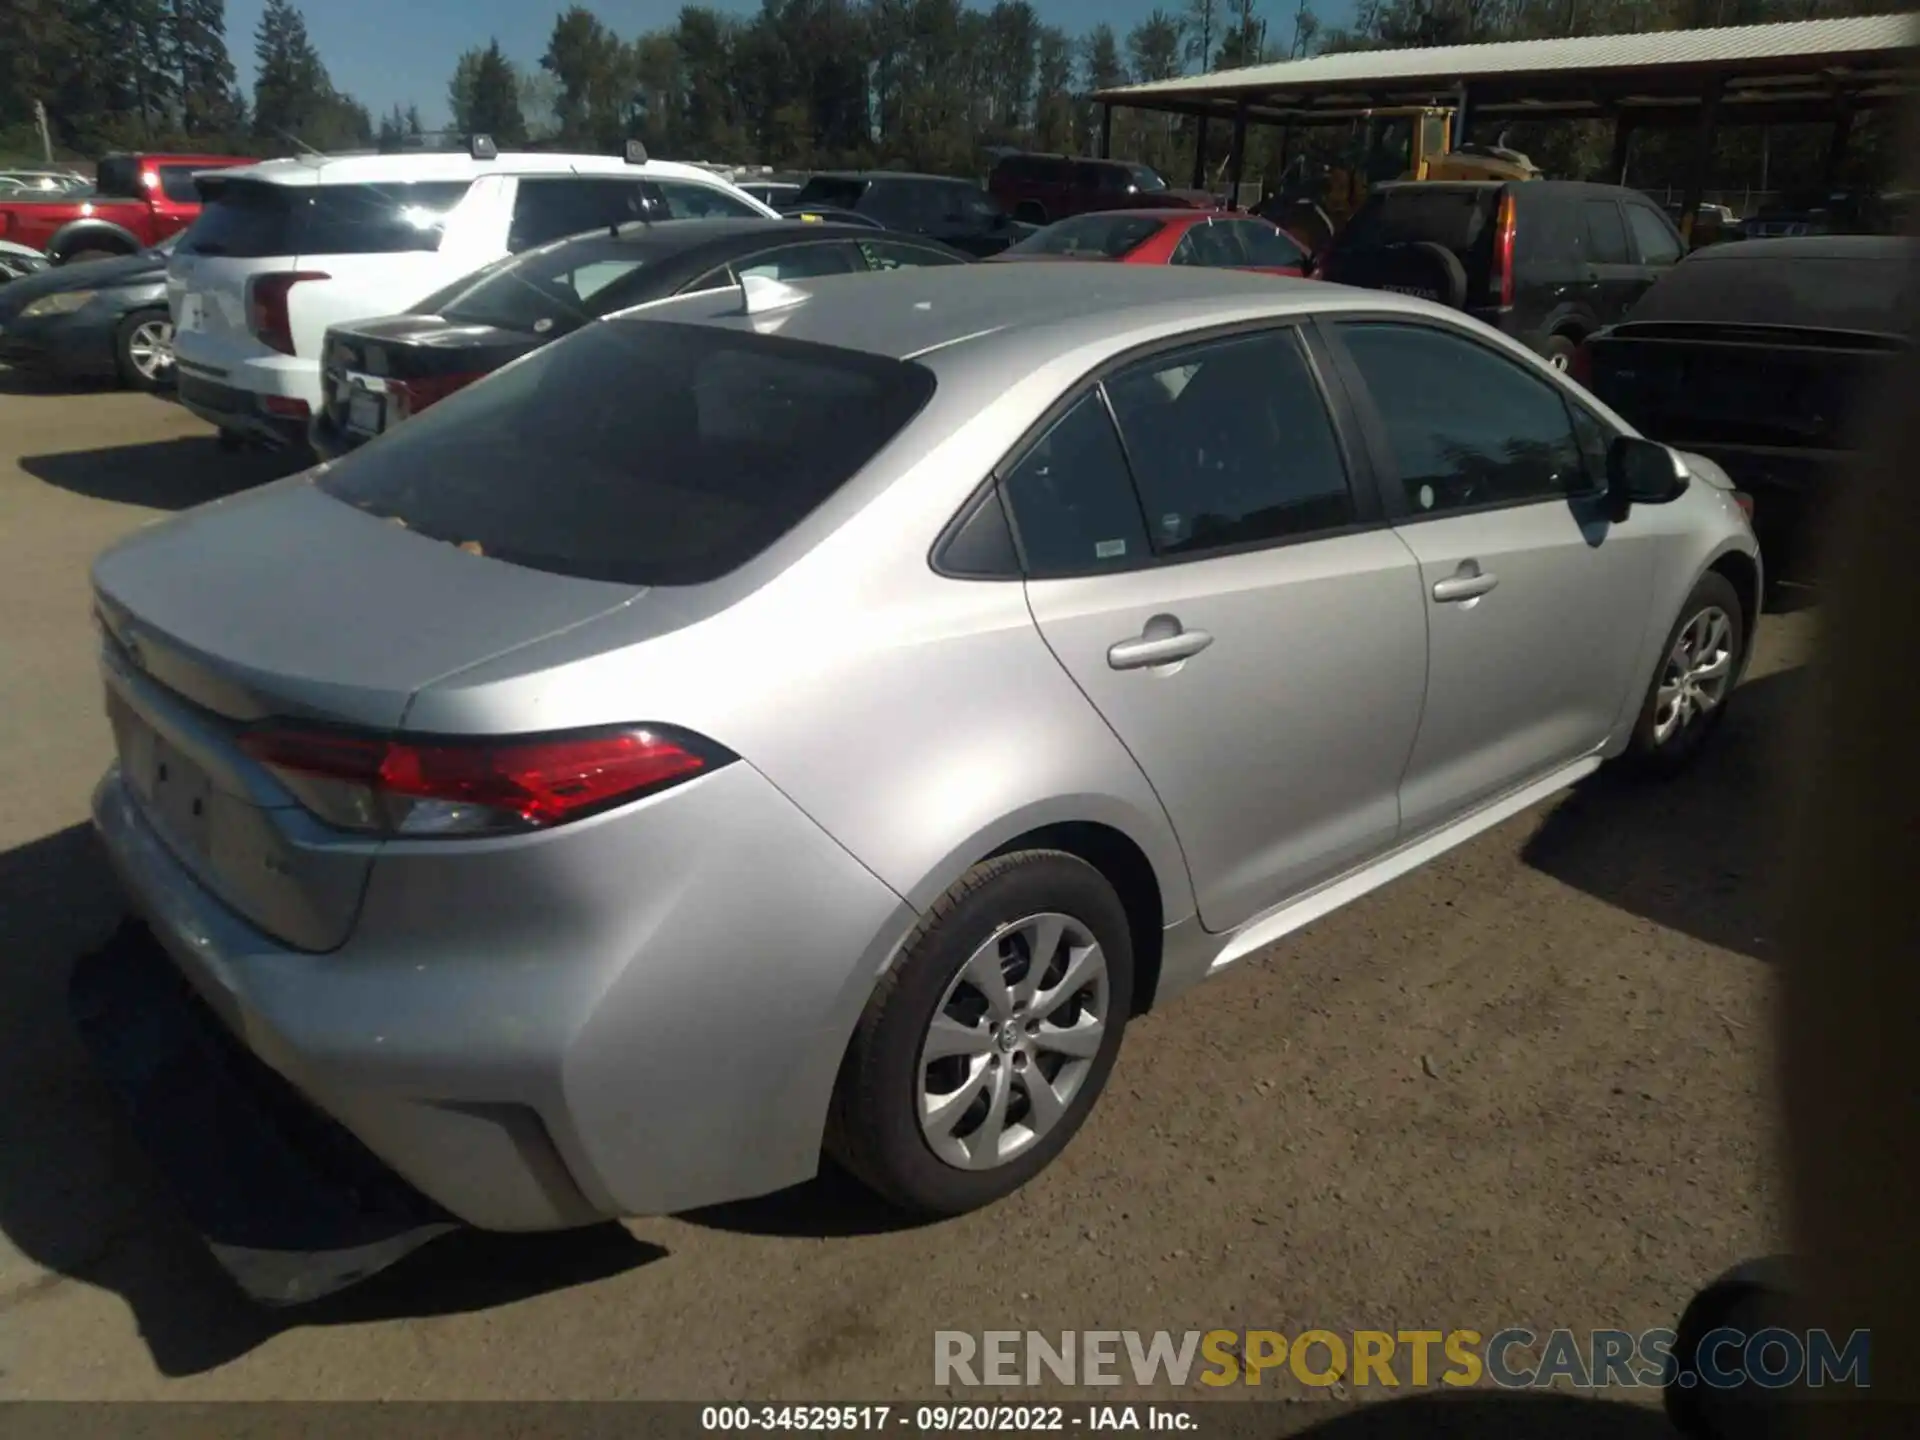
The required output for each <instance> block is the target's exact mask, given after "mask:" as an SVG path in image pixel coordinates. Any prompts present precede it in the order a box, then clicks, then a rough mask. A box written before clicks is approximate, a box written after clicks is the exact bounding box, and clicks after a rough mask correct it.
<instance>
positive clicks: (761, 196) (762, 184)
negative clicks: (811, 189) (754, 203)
mask: <svg viewBox="0 0 1920 1440" xmlns="http://www.w3.org/2000/svg"><path fill="white" fill-rule="evenodd" d="M804 183H805V182H803V181H800V180H742V181H740V182H739V185H740V189H741V191H742V193H744V194H747V195H751V196H752V197H753V198H754V199H756V200H758V201H759V202H760V203H761V204H762V205H771V206H772V207H773V208H774V209H776V210H783V209H785V208H786V207H787V206H789V205H791V204H792V203H793V202H794V201H795V200H797V199H799V197H800V187H801V185H802V184H804Z"/></svg>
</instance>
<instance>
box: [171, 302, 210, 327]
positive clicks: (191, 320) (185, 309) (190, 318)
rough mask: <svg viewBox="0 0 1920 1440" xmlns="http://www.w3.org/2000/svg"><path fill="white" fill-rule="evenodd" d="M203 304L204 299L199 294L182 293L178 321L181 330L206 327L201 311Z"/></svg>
mask: <svg viewBox="0 0 1920 1440" xmlns="http://www.w3.org/2000/svg"><path fill="white" fill-rule="evenodd" d="M202 304H203V302H202V299H201V297H200V296H198V295H192V294H188V295H182V296H181V297H180V317H179V320H178V321H177V322H176V328H177V329H181V330H202V329H205V328H206V322H205V319H204V317H203V315H202V313H201V310H202Z"/></svg>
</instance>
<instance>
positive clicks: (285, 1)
mask: <svg viewBox="0 0 1920 1440" xmlns="http://www.w3.org/2000/svg"><path fill="white" fill-rule="evenodd" d="M253 57H254V64H255V66H256V72H255V74H256V78H255V80H254V86H253V133H254V134H255V135H256V136H257V137H258V138H259V139H261V140H262V141H265V142H267V143H268V144H269V145H278V146H279V147H281V148H285V147H286V146H287V145H289V144H294V142H295V141H304V142H305V143H306V144H308V145H316V146H317V145H318V137H316V136H315V135H313V134H310V133H309V132H310V131H313V130H315V129H316V128H330V127H329V126H328V124H327V122H329V121H331V120H334V119H337V118H338V116H337V113H336V112H335V96H334V93H333V83H332V81H330V80H329V79H328V78H327V68H326V66H324V65H322V64H321V63H320V54H319V52H318V51H317V50H315V49H314V48H313V41H312V40H311V39H309V38H308V36H307V22H306V20H305V18H304V17H303V16H302V15H301V14H300V12H299V11H298V10H296V9H294V7H293V6H292V5H291V4H290V3H289V0H267V5H266V9H265V10H263V11H262V12H261V14H260V24H259V27H258V28H257V29H256V30H255V31H254V35H253ZM290 137H291V138H290ZM295 148H299V146H298V145H297V144H296V145H295ZM320 148H324V147H320Z"/></svg>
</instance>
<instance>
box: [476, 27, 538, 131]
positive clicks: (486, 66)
mask: <svg viewBox="0 0 1920 1440" xmlns="http://www.w3.org/2000/svg"><path fill="white" fill-rule="evenodd" d="M462 128H463V129H465V131H466V132H467V133H468V134H469V135H490V136H492V137H493V140H494V143H495V144H497V145H499V146H501V147H502V148H505V147H507V146H510V145H524V144H526V143H527V120H526V116H524V115H522V114H521V113H520V81H519V78H518V77H517V76H516V75H515V74H514V71H513V63H512V62H511V61H509V60H508V59H507V57H506V55H505V54H504V53H502V51H501V49H500V42H499V41H498V40H490V41H488V42H487V48H486V49H485V50H482V51H481V52H480V58H479V60H478V62H477V63H476V64H475V65H474V67H473V99H472V102H471V106H470V109H469V113H468V116H467V124H466V125H465V126H464V127H462Z"/></svg>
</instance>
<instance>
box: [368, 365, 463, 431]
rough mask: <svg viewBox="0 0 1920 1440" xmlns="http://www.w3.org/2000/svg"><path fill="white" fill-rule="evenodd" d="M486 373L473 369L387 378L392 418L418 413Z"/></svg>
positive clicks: (401, 417)
mask: <svg viewBox="0 0 1920 1440" xmlns="http://www.w3.org/2000/svg"><path fill="white" fill-rule="evenodd" d="M486 373H487V372H486V371H484V370H474V371H469V372H465V373H462V374H459V375H429V376H427V377H426V378H424V379H417V380H389V381H387V399H388V401H389V402H390V403H391V404H392V406H393V419H395V420H404V419H406V418H407V417H408V416H409V415H418V414H419V413H420V412H421V411H422V410H424V409H426V408H427V407H428V406H429V405H432V404H435V403H437V402H439V401H441V400H444V399H446V398H447V396H449V395H451V394H453V392H454V391H456V390H464V389H466V388H467V386H469V385H471V384H472V383H473V382H474V381H476V380H478V379H479V378H480V377H481V376H483V375H485V374H486Z"/></svg>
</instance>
